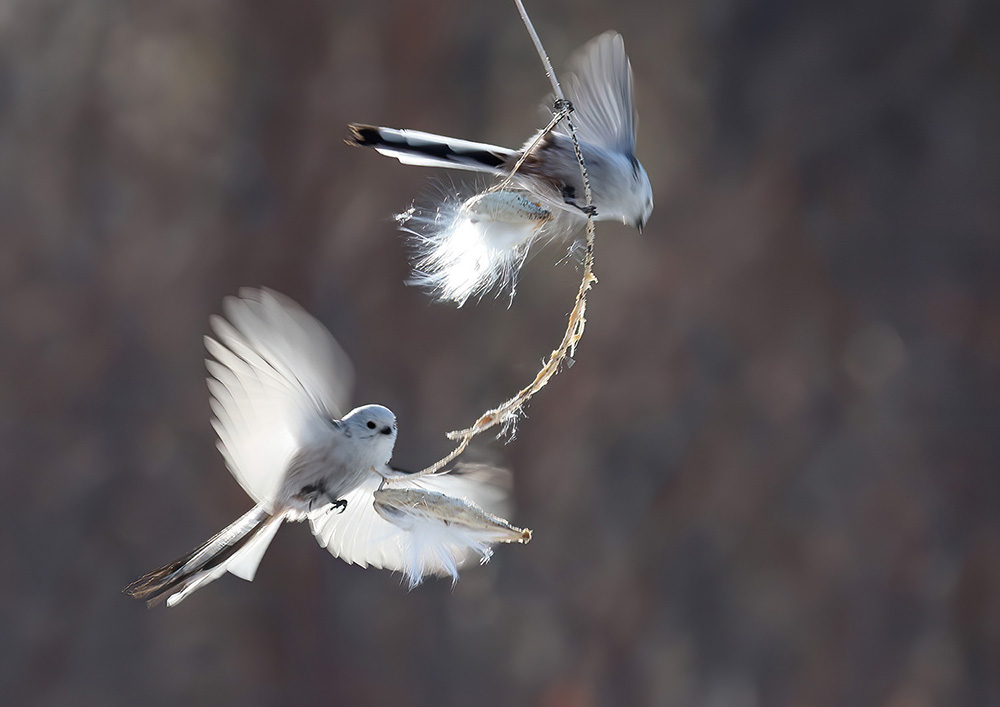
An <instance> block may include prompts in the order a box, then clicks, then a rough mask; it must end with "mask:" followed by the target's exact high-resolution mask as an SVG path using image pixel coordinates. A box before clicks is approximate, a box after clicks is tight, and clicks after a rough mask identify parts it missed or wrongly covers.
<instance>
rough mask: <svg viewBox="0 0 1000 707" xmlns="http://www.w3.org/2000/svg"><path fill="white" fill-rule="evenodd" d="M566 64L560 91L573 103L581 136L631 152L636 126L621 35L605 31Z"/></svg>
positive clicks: (630, 70)
mask: <svg viewBox="0 0 1000 707" xmlns="http://www.w3.org/2000/svg"><path fill="white" fill-rule="evenodd" d="M569 66H570V73H568V74H567V75H566V77H565V79H564V81H563V92H564V93H565V94H566V98H567V99H569V101H570V102H572V104H573V108H574V112H573V121H574V123H575V124H576V126H577V134H578V135H579V137H580V139H581V140H583V141H584V142H589V143H592V144H595V145H601V146H603V147H607V148H611V149H614V150H617V151H618V152H623V153H625V154H628V155H630V154H632V153H633V152H634V151H635V129H636V114H635V108H634V106H633V104H632V66H631V65H630V64H629V60H628V56H626V54H625V42H624V40H623V39H622V36H621V35H620V34H618V33H617V32H605V33H604V34H602V35H600V36H598V37H595V38H594V39H592V40H590V41H589V42H587V44H585V45H584V46H583V47H581V48H580V49H579V50H578V51H577V52H576V54H574V55H573V58H572V59H571V60H570V63H569ZM562 131H563V132H565V129H562Z"/></svg>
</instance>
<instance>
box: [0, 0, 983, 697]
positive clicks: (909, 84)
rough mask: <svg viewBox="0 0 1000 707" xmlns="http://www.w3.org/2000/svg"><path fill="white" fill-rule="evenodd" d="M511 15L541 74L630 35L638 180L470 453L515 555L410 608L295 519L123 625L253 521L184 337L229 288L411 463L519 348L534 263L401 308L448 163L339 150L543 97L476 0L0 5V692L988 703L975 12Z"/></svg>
mask: <svg viewBox="0 0 1000 707" xmlns="http://www.w3.org/2000/svg"><path fill="white" fill-rule="evenodd" d="M529 9H531V10H533V13H534V19H535V22H536V24H537V27H538V30H539V32H540V34H541V36H542V38H543V40H544V41H545V43H546V45H547V48H548V50H549V52H550V54H551V55H552V57H553V61H554V63H555V65H556V67H557V68H558V67H559V66H561V65H563V63H564V61H565V60H566V58H567V57H568V56H569V54H570V53H571V52H572V50H573V49H574V48H576V47H577V46H579V45H581V44H583V43H584V42H585V41H586V40H588V39H589V38H590V37H592V36H595V35H597V34H599V33H600V32H602V31H604V30H606V29H611V28H614V29H617V30H619V31H621V32H622V33H623V34H624V36H625V40H626V47H627V49H628V51H629V54H630V56H631V60H632V64H633V68H634V71H635V73H636V99H637V102H638V107H639V111H640V126H639V157H640V159H641V160H642V161H643V162H644V164H645V166H646V168H647V170H648V172H649V174H650V177H651V179H652V182H653V184H654V190H655V197H656V211H655V213H654V214H653V218H652V220H651V221H650V223H649V225H648V229H647V231H646V232H645V233H644V234H643V235H642V236H638V235H637V234H636V233H635V232H634V231H630V230H627V229H625V228H624V227H622V226H619V225H617V224H604V225H601V227H600V229H599V233H598V249H597V275H598V277H599V278H600V283H599V285H598V286H597V287H596V288H595V289H594V291H593V294H592V297H591V306H590V308H589V310H588V319H589V325H588V327H587V330H586V336H585V338H584V340H583V343H582V345H581V347H580V349H579V350H578V353H577V360H576V363H575V365H574V366H573V367H572V369H571V370H568V371H565V372H563V373H562V374H561V375H559V376H558V377H557V378H556V379H555V380H554V382H553V383H552V384H551V385H550V386H549V387H548V388H546V389H545V390H544V391H543V392H542V393H541V394H540V395H538V396H537V397H536V399H535V400H534V402H533V403H532V404H531V406H530V409H529V410H528V417H527V419H525V420H523V421H522V423H521V424H520V426H519V428H518V429H517V434H516V437H515V438H514V439H513V441H512V442H510V443H509V444H506V445H505V444H503V443H502V442H499V441H496V440H492V439H488V440H485V441H484V442H483V443H482V444H480V445H479V448H478V450H477V454H478V458H480V459H488V460H492V461H494V462H496V463H500V464H503V465H505V466H508V467H509V468H511V469H512V470H513V472H514V474H515V478H516V499H517V508H516V511H515V512H514V514H513V516H512V520H513V521H514V522H515V523H518V524H520V525H524V526H528V527H531V528H533V529H534V531H535V536H534V540H533V541H532V542H531V544H530V545H528V546H525V547H501V548H499V549H498V551H497V553H496V555H495V558H494V560H493V561H492V562H491V563H490V564H489V565H488V566H486V567H484V568H472V569H470V570H469V571H467V572H466V573H464V575H463V578H462V580H461V581H460V582H459V583H458V585H457V586H456V587H455V588H454V589H452V588H451V586H450V585H449V584H448V583H446V582H430V583H428V584H426V585H424V586H422V587H420V588H418V589H417V590H415V591H413V592H409V593H407V592H406V591H405V589H404V588H403V587H401V586H400V582H399V579H398V577H397V576H393V575H391V574H389V573H386V572H377V571H363V570H360V569H358V568H356V567H351V566H348V565H346V564H344V563H342V562H339V561H337V560H335V559H333V558H331V557H330V556H329V555H328V554H327V553H325V552H324V551H322V550H321V549H319V548H318V547H317V546H316V543H315V542H314V541H313V539H312V538H311V536H310V535H309V533H308V531H307V529H306V528H305V527H302V526H290V527H288V528H286V529H285V530H283V531H282V532H281V533H279V535H278V537H277V539H276V541H275V543H274V544H273V546H272V549H271V551H270V552H269V553H268V555H267V557H266V559H265V560H264V562H263V565H262V567H261V570H260V572H259V574H258V578H257V580H256V581H255V582H254V583H253V584H247V583H244V582H241V581H240V580H238V579H235V578H233V577H227V578H224V579H223V580H220V581H218V582H216V583H215V584H213V585H212V586H211V587H209V588H207V589H205V590H202V591H200V592H199V593H198V594H197V595H195V596H194V597H193V598H192V599H190V600H188V601H187V602H185V603H184V604H183V605H181V606H180V607H178V608H176V609H171V610H165V609H160V610H154V611H147V609H146V608H145V606H143V605H142V604H141V603H139V602H135V601H133V600H131V599H129V598H128V597H126V596H124V595H122V594H121V588H122V587H123V586H124V585H125V584H127V583H128V582H129V581H131V580H132V579H133V578H135V577H136V576H138V575H139V574H142V573H143V572H145V571H148V570H149V569H152V568H153V567H155V566H158V565H160V564H162V563H164V562H166V561H167V560H169V559H172V558H173V557H175V556H177V555H179V554H181V553H182V552H185V551H187V550H188V549H190V548H191V547H193V546H194V545H196V544H197V543H199V542H201V541H202V540H204V539H205V538H206V537H208V536H209V535H210V534H212V533H214V532H216V531H217V530H219V529H220V528H222V527H223V526H224V525H226V524H227V523H229V522H230V521H231V520H233V519H234V518H235V517H236V516H237V515H238V514H240V513H242V512H243V511H244V510H246V508H247V507H248V499H247V498H246V496H245V495H244V494H243V492H242V491H241V490H240V488H239V487H238V485H237V484H236V483H235V481H233V479H232V478H231V477H230V475H229V474H228V473H227V472H226V471H225V467H224V465H223V462H222V459H221V458H220V457H219V455H218V453H217V452H216V450H215V448H214V439H213V435H212V431H211V428H210V426H209V424H208V418H209V408H208V400H207V397H208V396H207V392H206V389H205V385H204V380H203V379H204V367H203V357H204V351H203V346H202V343H201V337H202V335H203V334H205V333H206V332H207V322H208V317H209V315H210V314H211V313H213V312H218V311H219V310H220V305H221V301H222V298H223V297H224V296H226V295H229V294H233V293H235V292H236V290H237V289H238V288H239V287H240V286H244V285H255V286H259V285H266V286H270V287H272V288H275V289H277V290H279V291H281V292H284V293H286V294H288V295H290V296H291V297H293V298H295V299H296V300H298V301H299V302H301V303H302V304H303V305H304V306H305V307H306V308H307V309H309V310H310V311H311V312H313V313H314V314H315V315H316V316H317V317H318V318H319V319H320V320H321V321H323V322H324V323H325V324H327V325H328V326H329V327H330V328H331V330H332V331H333V332H334V333H335V334H336V336H337V337H338V338H339V339H340V340H341V342H342V344H343V346H344V347H345V348H346V349H347V350H348V351H349V352H350V353H351V354H352V356H353V357H354V359H355V362H356V364H357V367H358V379H359V381H358V392H357V401H358V402H376V401H377V402H380V403H383V404H385V405H388V406H389V407H391V408H392V409H393V410H394V411H395V412H396V413H397V415H398V417H399V420H400V438H399V443H398V446H397V452H396V457H395V461H396V462H397V463H398V464H400V465H402V466H404V467H410V468H416V467H419V466H423V465H425V464H427V463H429V462H431V461H433V460H434V459H436V458H438V457H439V456H441V455H442V454H444V453H445V452H446V451H447V450H448V449H449V446H448V443H447V441H446V440H445V439H444V437H443V433H444V432H445V431H447V430H450V429H454V428H456V427H460V426H464V425H465V424H467V423H469V422H471V420H472V419H474V418H475V417H476V415H477V414H478V413H479V412H481V411H482V410H483V409H485V408H486V407H488V406H491V405H493V404H495V403H496V402H499V401H500V400H502V399H504V398H506V397H507V396H508V395H510V394H511V393H513V392H514V390H516V389H517V388H518V387H520V386H521V385H523V384H524V383H525V382H527V381H528V380H529V379H530V377H531V376H533V375H534V372H535V370H536V369H537V366H538V364H539V362H540V361H541V359H542V357H543V356H544V355H545V354H547V353H548V352H549V351H550V350H551V349H552V348H553V347H554V346H555V344H556V342H557V341H558V339H559V336H560V334H561V331H562V327H563V322H564V318H565V315H566V313H567V312H568V310H569V307H570V304H571V302H572V298H573V294H574V292H575V287H576V282H577V279H578V277H579V269H578V267H577V265H576V264H575V263H574V261H573V259H572V258H571V259H569V261H568V262H563V263H561V264H558V263H557V261H560V260H561V259H563V257H564V256H565V254H566V252H565V248H563V247H559V246H556V247H550V248H548V249H547V250H545V251H543V252H541V253H539V254H538V255H537V256H536V257H535V258H534V259H533V260H532V261H531V263H529V265H528V267H527V268H526V270H525V271H524V273H523V276H522V279H521V284H520V287H519V291H518V297H517V299H516V300H515V301H514V303H513V306H511V307H510V308H508V307H507V304H508V303H507V301H506V300H505V299H500V300H493V299H487V300H485V301H483V302H482V303H481V304H480V305H478V306H473V305H471V304H470V305H467V306H466V307H465V308H463V309H461V310H455V309H453V308H450V307H446V306H441V305H435V304H432V303H430V302H429V301H428V300H427V298H426V297H425V296H424V295H423V294H422V293H421V292H420V291H418V290H416V289H414V288H410V287H406V286H405V285H404V284H403V281H404V279H405V278H406V275H407V262H406V249H405V245H404V242H403V240H402V237H401V235H400V234H399V233H398V232H397V231H396V230H395V224H394V223H393V221H392V219H391V214H393V213H395V212H399V211H401V210H403V209H405V208H406V207H407V206H408V205H409V203H410V201H411V199H413V198H414V197H416V196H418V195H420V194H421V193H422V192H426V191H427V190H428V189H431V190H433V189H434V188H436V187H435V186H434V185H435V180H437V183H438V184H441V183H442V175H440V174H435V173H434V172H432V171H429V170H421V169H418V168H413V167H403V166H400V165H399V164H397V163H395V162H393V161H390V160H387V159H385V158H382V157H379V156H378V155H376V154H374V153H369V152H367V151H363V150H356V149H350V148H348V147H347V146H345V145H344V144H343V142H342V140H343V138H344V137H345V136H346V128H345V126H346V124H347V123H348V122H350V121H365V122H373V123H380V124H387V125H392V126H398V127H413V128H419V129H425V130H432V131H435V132H441V133H446V134H454V135H459V136H465V137H469V138H473V139H479V140H485V141H493V142H497V143H500V144H505V145H518V144H520V143H521V142H522V141H523V140H524V139H525V138H526V137H527V136H528V135H530V134H531V133H532V131H534V130H536V129H537V128H539V127H541V125H543V124H544V116H543V114H542V113H541V112H540V110H539V105H540V102H541V100H542V98H543V96H544V95H545V93H546V91H547V84H546V81H545V78H544V76H543V74H542V72H541V70H540V68H539V64H538V60H537V58H536V56H535V54H534V52H533V50H532V47H531V45H530V42H529V40H528V38H527V36H526V34H525V32H524V30H523V28H522V27H521V25H520V23H519V21H518V18H517V16H516V13H515V10H514V6H513V4H512V3H508V2H468V1H467V0H435V1H427V2H424V1H415V0H396V1H387V0H371V1H369V2H366V3H353V2H339V1H337V0H295V1H294V2H277V1H265V0H171V1H170V2H161V3H148V2H139V1H129V0H93V1H90V2H59V1H57V0H6V1H5V2H2V3H0V288H2V297H0V317H2V324H0V342H2V346H0V362H2V373H0V448H2V450H3V453H2V459H3V462H2V465H3V472H2V485H3V491H2V492H0V493H2V499H3V502H4V503H3V506H4V508H3V511H2V513H0V518H2V521H0V522H2V526H0V531H2V532H0V567H2V570H0V612H2V614H0V615H2V627H0V692H2V695H3V701H4V702H5V703H6V704H11V705H25V704H39V705H112V704H127V705H134V704H150V705H176V704H196V705H201V704H206V705H207V704H213V705H214V704H237V703H238V704H243V705H258V704H259V705H270V704H291V703H293V701H297V702H298V703H302V704H341V705H368V704H372V705H378V704H384V705H540V706H543V707H575V706H585V705H632V704H634V705H707V706H710V707H729V706H734V707H756V706H763V705H885V706H886V707H924V706H925V705H926V706H930V705H977V706H978V705H998V704H1000V13H998V5H997V4H995V3H990V2H986V1H985V0H984V1H982V2H975V1H973V0H969V1H963V0H957V1H956V0H938V1H937V2H935V1H933V0H930V1H927V2H916V3H913V2H903V1H902V0H890V1H889V2H882V3H870V2H862V1H860V0H847V1H846V2H842V1H837V2H834V1H833V0H827V1H825V2H813V3H794V2H781V1H779V0H750V2H736V1H735V0H668V1H666V2H661V1H659V0H657V1H653V0H620V1H617V2H579V1H576V2H568V1H565V0H563V1H558V2H548V3H537V2H536V3H532V7H530V8H529ZM444 183H445V184H448V180H445V181H444Z"/></svg>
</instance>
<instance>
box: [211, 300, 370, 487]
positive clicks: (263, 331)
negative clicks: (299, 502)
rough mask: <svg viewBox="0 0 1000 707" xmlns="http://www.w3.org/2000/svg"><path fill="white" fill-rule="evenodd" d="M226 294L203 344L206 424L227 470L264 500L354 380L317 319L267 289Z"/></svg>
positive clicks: (336, 413)
mask: <svg viewBox="0 0 1000 707" xmlns="http://www.w3.org/2000/svg"><path fill="white" fill-rule="evenodd" d="M240 295H241V297H240V298H239V299H237V298H228V299H227V300H226V301H225V304H224V311H225V314H226V317H227V318H228V320H229V321H227V320H226V319H223V318H222V317H213V318H212V321H211V323H212V329H213V331H214V332H215V337H216V338H215V339H213V338H210V337H206V339H205V346H206V348H207V349H208V352H209V353H210V354H211V355H212V357H214V359H215V360H214V361H212V360H209V361H207V362H206V365H207V367H208V372H209V374H210V376H211V377H210V378H209V379H208V388H209V391H210V392H211V395H212V400H211V407H212V412H213V414H214V419H213V420H212V426H213V427H214V428H215V430H216V432H217V434H218V436H219V450H220V451H221V452H222V455H223V457H224V458H225V460H226V465H227V467H228V468H229V470H230V472H231V473H232V474H233V476H234V477H235V478H236V480H237V481H239V483H240V485H241V486H242V487H243V488H244V490H246V492H247V493H248V494H250V496H252V497H253V499H254V500H255V501H257V502H258V503H263V504H265V505H269V504H271V503H272V502H273V500H274V497H275V494H276V493H277V492H278V490H279V489H280V487H281V482H282V477H283V474H284V472H285V470H286V469H287V467H288V464H289V462H290V461H291V459H292V458H293V456H294V455H295V453H296V452H297V451H298V450H299V449H300V448H301V447H302V446H303V445H304V444H305V443H307V442H308V440H310V439H311V438H313V437H314V436H316V435H321V434H324V433H326V431H327V423H326V420H329V419H330V418H332V417H340V415H341V413H342V411H343V410H344V409H345V408H346V400H347V396H348V393H349V389H350V386H351V381H352V378H353V373H352V368H351V364H350V361H349V359H348V358H347V355H346V354H345V353H344V352H343V351H342V350H341V348H340V347H339V346H338V345H337V343H336V341H334V339H333V337H332V336H331V335H330V333H329V332H328V331H327V330H326V328H324V327H323V326H322V325H321V324H320V323H319V322H318V321H316V320H315V319H313V318H312V317H311V316H310V315H309V314H307V313H306V312H305V311H304V310H302V309H301V308H300V307H299V306H298V305H297V304H295V303H294V302H293V301H292V300H290V299H288V298H286V297H284V296H283V295H279V294H278V293H275V292H272V291H270V290H248V289H244V290H241V291H240Z"/></svg>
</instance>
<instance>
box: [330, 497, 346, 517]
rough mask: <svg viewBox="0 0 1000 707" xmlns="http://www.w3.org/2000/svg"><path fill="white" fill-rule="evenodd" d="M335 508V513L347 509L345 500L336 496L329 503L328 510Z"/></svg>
mask: <svg viewBox="0 0 1000 707" xmlns="http://www.w3.org/2000/svg"><path fill="white" fill-rule="evenodd" d="M334 509H336V510H337V513H343V512H344V511H346V510H347V501H346V500H344V499H343V498H338V499H337V500H336V501H334V502H333V503H331V504H330V510H331V511H332V510H334Z"/></svg>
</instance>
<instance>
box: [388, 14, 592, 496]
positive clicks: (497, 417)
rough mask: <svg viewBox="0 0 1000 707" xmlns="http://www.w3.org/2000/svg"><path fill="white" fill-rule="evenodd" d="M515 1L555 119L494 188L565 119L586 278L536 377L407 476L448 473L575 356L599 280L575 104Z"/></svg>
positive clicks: (453, 434)
mask: <svg viewBox="0 0 1000 707" xmlns="http://www.w3.org/2000/svg"><path fill="white" fill-rule="evenodd" d="M514 3H515V4H516V5H517V11H518V12H519V13H520V15H521V20H522V21H523V22H524V26H525V28H527V30H528V34H529V35H531V39H532V41H533V42H534V44H535V49H536V50H537V51H538V56H539V58H540V59H541V60H542V64H543V66H544V67H545V74H546V76H548V78H549V81H550V82H551V84H552V91H553V93H554V94H555V96H556V103H555V114H554V115H553V116H552V120H551V121H550V122H549V124H548V126H547V127H546V128H545V130H543V131H542V132H540V133H539V134H538V137H536V138H535V141H534V142H533V143H532V144H531V146H530V147H529V148H528V149H527V150H525V151H524V154H523V155H522V156H521V159H520V160H518V162H517V164H515V165H514V168H513V169H512V170H511V173H510V174H509V175H507V177H506V178H505V179H504V180H503V181H502V182H500V184H499V186H497V187H494V188H495V189H503V188H506V187H507V186H508V185H509V183H510V181H511V179H512V178H513V176H514V174H516V172H517V170H518V168H520V166H521V164H522V163H523V162H524V159H525V157H526V156H527V155H529V154H530V153H531V151H532V150H533V149H534V148H535V146H536V145H538V143H539V142H541V140H542V138H543V137H545V135H547V134H548V133H550V132H551V131H552V130H553V129H555V127H556V125H558V124H559V121H561V120H565V121H566V125H567V127H568V128H569V133H570V137H571V138H572V140H573V150H574V152H575V153H576V159H577V162H579V164H580V174H581V176H582V177H583V190H584V198H585V200H586V209H585V210H586V212H587V236H586V251H585V254H584V259H583V279H582V280H581V281H580V287H579V289H578V290H577V293H576V301H575V302H574V304H573V309H572V311H571V312H570V315H569V320H568V321H567V323H566V331H565V333H563V338H562V341H561V342H560V343H559V347H558V348H556V349H555V350H554V351H553V352H552V353H551V354H549V358H548V359H547V360H546V361H545V363H543V364H542V368H541V370H539V371H538V373H537V374H536V375H535V379H534V380H533V381H531V383H530V384H529V385H527V386H526V387H524V388H522V389H521V390H520V391H518V393H517V395H515V396H514V397H513V398H511V399H510V400H508V401H506V402H504V403H502V404H500V405H498V406H497V407H495V408H493V409H492V410H487V411H486V412H484V413H483V414H482V415H480V416H479V419H477V420H476V421H475V422H474V423H473V424H472V426H471V427H467V428H465V429H463V430H455V431H454V432H449V433H448V434H447V437H448V439H450V440H452V441H457V442H458V446H456V447H455V448H454V449H453V450H452V451H451V452H450V453H448V454H447V455H446V456H444V457H442V458H441V459H439V460H438V461H436V462H434V463H433V464H431V465H430V466H428V467H427V468H425V469H421V470H420V471H418V472H416V473H415V474H407V475H406V476H405V477H401V478H405V479H408V480H409V479H413V478H414V477H416V476H429V475H432V474H438V473H442V474H446V473H448V472H447V471H442V469H444V467H446V466H447V465H448V464H450V463H451V462H452V461H453V460H455V459H456V458H457V457H458V456H459V455H460V454H462V452H464V451H465V450H466V448H467V447H468V446H469V443H470V442H471V441H472V440H473V438H474V437H476V436H477V435H480V434H482V433H483V432H485V431H486V430H489V429H491V428H493V427H496V426H497V425H502V424H504V423H507V422H509V421H511V420H513V419H514V418H516V417H517V415H518V414H519V413H520V412H521V411H523V410H524V407H525V405H527V404H528V401H529V400H531V398H532V396H534V395H535V393H537V392H538V391H539V390H541V389H542V388H544V387H545V385H546V384H547V383H548V382H549V381H550V380H551V379H552V377H553V376H555V374H556V373H558V372H559V370H560V368H561V366H562V364H563V362H564V361H565V360H566V359H567V357H569V358H572V356H573V355H574V353H575V351H576V346H577V344H578V343H579V342H580V339H582V338H583V329H584V327H585V326H586V323H587V319H586V316H585V314H586V311H587V293H588V292H590V288H591V287H592V286H593V285H594V283H596V282H597V278H596V277H595V276H594V241H595V236H596V231H595V228H594V210H593V196H592V194H591V190H590V178H589V177H588V175H587V166H586V164H584V161H583V152H582V151H581V150H580V142H579V140H578V139H577V136H576V126H575V125H574V124H573V118H572V116H571V113H572V111H573V108H572V106H571V105H570V104H569V103H568V102H567V101H566V99H565V98H564V97H563V92H562V88H561V87H560V86H559V80H558V79H557V78H556V74H555V72H554V71H553V70H552V63H551V62H550V61H549V57H548V55H547V54H546V53H545V48H544V47H543V46H542V42H541V40H540V39H539V38H538V33H537V32H535V28H534V26H533V25H532V24H531V20H530V19H529V18H528V13H527V11H525V9H524V5H523V4H522V2H521V0H514ZM394 480H396V479H386V480H385V481H386V483H389V484H391V483H392V482H393V481H394Z"/></svg>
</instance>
